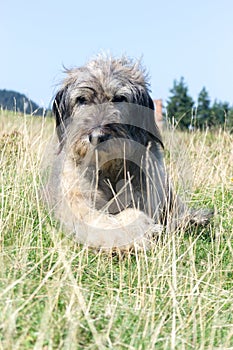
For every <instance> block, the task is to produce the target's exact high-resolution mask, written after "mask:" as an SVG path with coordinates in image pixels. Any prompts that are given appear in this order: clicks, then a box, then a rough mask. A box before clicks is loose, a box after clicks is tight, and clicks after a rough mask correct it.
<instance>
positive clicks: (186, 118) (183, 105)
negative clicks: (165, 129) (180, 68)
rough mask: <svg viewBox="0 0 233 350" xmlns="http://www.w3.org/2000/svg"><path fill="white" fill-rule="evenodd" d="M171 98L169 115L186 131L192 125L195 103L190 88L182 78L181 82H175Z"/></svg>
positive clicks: (168, 103) (168, 106) (168, 104)
mask: <svg viewBox="0 0 233 350" xmlns="http://www.w3.org/2000/svg"><path fill="white" fill-rule="evenodd" d="M170 93H171V96H170V97H169V100H168V101H167V114H168V118H169V119H170V120H171V119H172V118H175V121H176V122H177V123H178V127H179V128H181V129H183V130H185V129H187V128H189V126H190V125H191V124H192V115H193V111H192V108H193V106H194V101H193V99H192V97H191V96H189V94H188V87H187V86H186V84H185V82H184V78H183V77H181V79H180V81H179V82H177V80H175V81H174V84H173V88H172V89H171V90H170Z"/></svg>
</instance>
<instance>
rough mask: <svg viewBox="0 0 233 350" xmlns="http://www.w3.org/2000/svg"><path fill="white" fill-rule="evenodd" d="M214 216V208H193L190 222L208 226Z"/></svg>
mask: <svg viewBox="0 0 233 350" xmlns="http://www.w3.org/2000/svg"><path fill="white" fill-rule="evenodd" d="M213 216H214V210H212V209H191V211H190V223H191V225H194V226H207V225H208V224H209V223H210V220H211V219H212V217H213Z"/></svg>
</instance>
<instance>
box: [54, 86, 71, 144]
mask: <svg viewBox="0 0 233 350" xmlns="http://www.w3.org/2000/svg"><path fill="white" fill-rule="evenodd" d="M66 100H67V87H66V86H65V87H63V88H62V89H61V90H59V91H58V93H57V95H56V97H55V99H54V102H53V107H52V110H53V114H54V116H55V118H56V130H57V136H58V139H59V141H60V143H62V142H63V141H64V136H65V128H66V124H67V123H66V122H67V121H66V119H67V112H68V111H67V103H66Z"/></svg>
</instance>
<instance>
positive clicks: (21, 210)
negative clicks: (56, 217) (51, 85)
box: [0, 112, 233, 350]
mask: <svg viewBox="0 0 233 350" xmlns="http://www.w3.org/2000/svg"><path fill="white" fill-rule="evenodd" d="M53 131H54V125H53V121H52V120H51V119H41V118H36V117H27V116H18V115H13V114H11V113H5V112H1V114H0V349H7V350H8V349H43V350H48V349H142V350H143V349H184V350H186V349H233V229H232V227H233V216H232V209H233V182H232V178H233V172H232V162H233V153H232V144H233V136H232V135H230V134H229V133H227V132H226V131H223V130H219V131H218V132H215V133H211V132H205V133H201V132H194V133H189V134H188V133H187V134H185V133H179V132H175V133H169V135H165V139H166V144H167V149H168V151H167V152H166V158H167V163H168V164H169V171H170V173H172V176H173V177H174V179H175V180H176V181H177V183H180V184H182V186H181V188H182V189H183V188H185V191H183V192H184V193H183V195H184V196H186V197H187V198H188V199H189V201H190V204H192V205H195V206H202V207H212V208H215V211H216V214H215V217H214V220H213V222H212V223H211V225H210V227H208V228H206V229H202V230H200V229H199V230H193V231H191V232H183V231H180V232H178V233H176V234H174V235H170V236H164V237H163V238H162V239H161V240H160V241H159V242H157V243H155V244H154V246H153V248H152V250H151V251H148V252H147V253H145V252H140V253H137V254H132V255H128V256H125V257H124V258H120V257H119V256H116V255H111V254H107V253H95V252H93V251H91V250H88V249H87V248H83V247H82V246H79V245H78V244H76V243H75V242H73V241H72V240H70V239H69V238H68V237H66V236H65V235H64V234H63V233H62V232H60V231H59V229H58V228H57V224H56V222H54V221H53V219H52V218H51V217H50V216H49V215H48V213H47V212H46V209H45V208H43V206H42V205H41V203H40V200H39V187H40V182H41V175H40V168H41V165H42V164H43V156H44V152H45V149H46V147H48V142H49V139H50V136H51V135H52V134H53ZM178 174H181V175H178ZM191 194H192V195H191Z"/></svg>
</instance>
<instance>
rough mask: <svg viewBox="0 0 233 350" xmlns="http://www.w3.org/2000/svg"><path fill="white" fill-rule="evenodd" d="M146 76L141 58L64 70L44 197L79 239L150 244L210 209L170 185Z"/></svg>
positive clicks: (102, 244)
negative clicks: (191, 204) (195, 206)
mask: <svg viewBox="0 0 233 350" xmlns="http://www.w3.org/2000/svg"><path fill="white" fill-rule="evenodd" d="M147 80H148V79H147V74H146V72H145V70H144V69H143V68H142V67H141V64H140V62H137V61H136V62H134V61H133V60H131V59H129V58H126V57H121V58H113V57H109V56H108V57H107V56H103V55H100V56H98V57H96V58H95V59H93V60H91V61H90V62H88V63H87V64H86V65H85V66H83V67H80V68H73V69H70V70H66V78H65V79H64V81H63V84H62V86H61V88H60V89H59V91H58V92H57V94H56V97H55V99H54V102H53V113H54V115H55V119H56V131H57V136H58V142H59V150H58V153H57V154H56V156H55V159H54V162H53V166H52V171H51V176H50V179H49V182H48V186H47V189H48V191H47V198H48V201H49V203H50V207H51V208H52V209H53V211H54V213H55V216H56V217H57V218H58V219H59V220H60V222H61V224H62V226H63V227H64V228H65V230H66V232H68V233H71V234H72V235H74V237H75V239H76V240H77V241H78V242H80V243H82V244H86V245H88V246H91V247H95V248H101V249H115V248H117V249H122V250H124V249H131V248H132V247H135V245H137V246H138V247H146V248H147V247H148V246H150V244H151V243H150V242H151V240H153V237H155V236H156V235H158V234H161V233H162V232H164V231H167V232H172V231H175V230H176V229H178V228H180V227H187V226H189V225H190V224H197V225H205V224H207V223H208V221H209V218H210V216H211V215H210V213H209V212H207V211H205V210H191V209H189V208H187V206H186V205H185V204H184V203H183V202H182V201H181V199H180V198H179V197H178V196H177V195H176V194H175V193H174V191H173V188H172V185H171V182H170V180H169V178H168V175H167V174H166V170H165V165H164V155H163V153H164V144H163V140H162V136H161V133H160V131H159V129H158V127H157V125H156V123H155V119H154V104H153V101H152V99H151V97H150V94H149V84H148V81H147Z"/></svg>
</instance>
